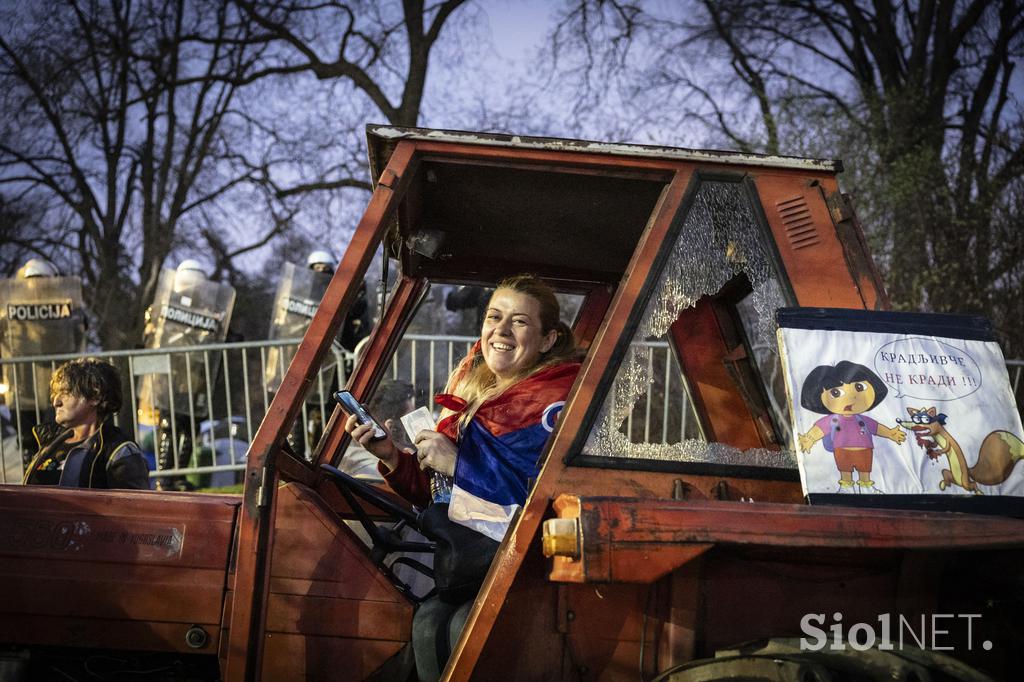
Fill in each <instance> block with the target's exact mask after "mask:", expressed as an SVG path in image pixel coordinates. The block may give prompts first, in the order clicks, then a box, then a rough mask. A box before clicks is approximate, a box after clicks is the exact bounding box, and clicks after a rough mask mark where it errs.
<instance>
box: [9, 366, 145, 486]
mask: <svg viewBox="0 0 1024 682" xmlns="http://www.w3.org/2000/svg"><path fill="white" fill-rule="evenodd" d="M50 399H51V400H52V402H53V407H54V409H55V410H56V413H57V415H56V422H57V423H56V424H40V425H38V426H35V427H33V429H32V435H34V436H35V438H36V442H38V444H39V451H38V453H37V454H36V456H35V457H34V458H33V459H32V462H31V463H30V464H29V467H28V470H27V471H26V472H25V483H26V484H37V485H60V486H63V487H71V488H136V489H148V488H149V469H148V467H147V466H146V459H145V457H143V455H142V451H141V450H140V449H139V446H138V445H137V444H136V443H135V442H134V441H132V440H131V439H129V438H128V437H127V436H126V435H125V434H124V433H123V432H122V431H121V430H120V429H119V428H117V427H116V426H114V422H113V415H114V414H116V413H117V411H118V410H120V409H121V377H120V376H119V375H118V372H117V370H116V369H115V368H114V367H113V366H112V365H110V364H109V363H107V362H104V361H102V360H99V359H97V358H79V359H76V360H71V361H69V362H66V363H65V364H63V365H61V366H60V367H58V368H57V371H56V372H54V374H53V378H52V379H51V380H50Z"/></svg>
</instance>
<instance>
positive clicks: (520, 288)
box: [445, 274, 576, 429]
mask: <svg viewBox="0 0 1024 682" xmlns="http://www.w3.org/2000/svg"><path fill="white" fill-rule="evenodd" d="M501 289H509V290H511V291H514V292H516V293H520V294H525V295H527V296H529V297H530V298H532V299H534V300H535V301H537V303H539V304H540V326H541V333H542V334H548V333H549V332H551V331H552V330H554V331H555V332H556V333H557V337H556V338H555V342H554V344H552V346H551V348H549V349H548V350H546V351H544V352H542V353H541V354H540V359H539V361H538V362H537V363H536V364H535V365H534V366H533V367H528V368H526V369H525V370H523V371H522V372H520V373H519V374H518V375H517V376H516V377H514V379H513V380H512V381H511V382H510V383H509V384H506V386H505V387H507V386H509V385H511V384H514V383H516V382H518V381H522V380H523V379H525V378H526V377H528V376H530V375H531V374H535V373H537V372H539V371H541V370H542V369H545V368H547V367H552V366H554V365H559V364H562V363H563V362H567V361H569V360H572V359H575V357H576V341H575V339H573V336H572V330H571V329H569V325H567V324H565V323H564V322H562V321H561V319H560V312H561V311H560V308H559V305H558V299H557V298H556V297H555V292H554V290H553V289H552V288H551V287H550V286H548V284H547V283H546V282H544V281H543V280H541V279H539V278H538V277H536V276H535V275H530V274H523V275H516V276H514V277H509V278H507V279H504V280H502V281H501V282H499V283H498V286H497V287H496V288H495V290H494V293H495V294H496V293H497V292H498V291H500V290H501ZM493 296H494V294H492V297H493ZM445 392H446V393H451V394H454V395H457V396H458V397H460V398H462V399H463V400H465V401H466V409H465V410H464V411H463V413H462V416H461V417H460V418H459V425H460V429H461V428H462V427H464V426H465V425H466V424H468V423H469V420H470V419H472V418H473V415H474V414H475V413H476V409H477V408H478V407H479V406H480V404H481V403H483V402H484V401H486V400H488V399H490V398H493V397H494V396H495V395H497V394H498V393H499V386H498V378H497V377H496V376H495V375H494V372H492V371H491V369H490V368H489V367H488V366H487V363H486V362H484V356H483V351H482V349H481V348H479V347H478V348H476V349H475V350H474V351H473V354H472V355H471V356H470V357H469V358H468V359H467V360H465V361H463V363H462V364H460V365H459V367H458V369H456V370H455V372H453V373H452V376H451V377H450V378H449V379H448V386H447V387H446V388H445Z"/></svg>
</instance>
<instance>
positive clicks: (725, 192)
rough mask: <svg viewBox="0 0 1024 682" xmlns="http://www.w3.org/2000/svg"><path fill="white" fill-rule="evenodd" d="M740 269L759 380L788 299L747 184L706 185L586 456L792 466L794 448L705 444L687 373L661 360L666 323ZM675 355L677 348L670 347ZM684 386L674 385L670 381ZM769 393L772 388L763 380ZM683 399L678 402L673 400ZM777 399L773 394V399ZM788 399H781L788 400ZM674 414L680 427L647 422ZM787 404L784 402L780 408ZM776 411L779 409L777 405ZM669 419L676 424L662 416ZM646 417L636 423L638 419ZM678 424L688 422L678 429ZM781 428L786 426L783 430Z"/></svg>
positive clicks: (771, 359) (774, 358)
mask: <svg viewBox="0 0 1024 682" xmlns="http://www.w3.org/2000/svg"><path fill="white" fill-rule="evenodd" d="M738 275H745V276H746V278H747V279H748V280H749V282H750V284H751V286H752V289H753V291H752V293H751V294H750V295H749V296H748V297H747V299H746V300H745V302H744V304H743V306H744V307H745V310H743V311H742V312H741V318H742V319H743V327H744V331H745V333H746V335H747V337H748V341H749V343H750V345H751V346H752V352H753V354H754V357H755V363H756V365H757V367H758V370H759V373H760V374H761V377H762V379H763V380H765V381H766V382H767V381H768V379H766V377H771V376H776V375H778V372H775V373H774V374H773V370H772V367H773V364H774V365H778V363H779V360H778V353H777V350H776V346H775V321H774V317H775V310H776V309H777V308H779V307H781V306H784V305H786V302H785V300H784V298H783V294H782V290H781V288H780V286H779V283H778V275H777V273H776V271H775V267H774V265H773V264H772V261H771V257H770V255H769V251H768V249H767V248H766V245H765V242H764V240H763V237H762V235H761V233H760V229H759V227H758V225H757V222H756V220H755V218H754V214H753V211H752V210H751V208H750V205H749V199H748V198H747V197H746V196H745V194H744V191H743V188H742V186H740V185H739V184H737V183H730V182H704V183H703V184H702V185H701V187H700V189H699V190H698V192H697V196H696V197H695V200H694V203H693V205H692V207H691V209H690V212H689V214H688V215H687V217H686V221H685V223H684V224H683V229H682V230H681V232H680V235H679V238H678V240H677V241H676V243H675V244H674V245H673V247H672V251H671V253H670V254H669V258H668V262H667V263H666V265H665V268H664V270H663V271H662V273H661V276H660V277H659V278H658V283H657V285H656V289H655V291H654V292H653V294H652V296H651V298H650V300H649V302H648V304H647V308H646V309H645V310H644V314H643V317H642V318H641V321H640V326H639V327H638V329H637V332H636V335H635V337H634V338H633V340H632V341H631V343H630V346H629V348H628V350H627V351H626V354H625V356H624V358H623V362H622V365H621V366H620V367H619V371H618V374H617V376H616V378H615V382H614V384H613V386H612V389H611V390H610V391H609V393H608V396H607V398H606V400H605V403H604V405H603V406H602V408H601V411H600V413H599V414H598V419H597V422H596V425H595V427H594V428H593V429H592V431H591V432H590V434H589V436H588V438H587V442H586V444H585V445H584V448H583V454H585V455H591V456H598V457H616V458H631V459H647V460H661V461H677V462H703V463H714V464H737V465H745V466H761V467H776V468H780V467H781V468H795V467H796V458H795V455H794V454H793V452H792V449H791V448H790V449H789V451H785V450H784V451H782V452H777V451H773V450H767V449H751V450H746V451H743V450H739V449H737V448H734V447H731V446H729V445H726V444H724V443H714V442H710V443H709V442H707V441H706V440H705V438H704V437H703V434H702V433H701V431H700V426H699V424H698V419H697V417H696V413H695V412H694V410H693V407H692V402H691V401H690V400H689V398H688V389H687V386H686V381H685V377H684V376H683V375H682V373H681V372H680V370H679V366H678V364H677V363H675V362H674V360H673V359H671V358H670V357H669V358H668V359H667V360H665V361H659V359H658V350H659V349H660V348H664V347H667V346H668V331H669V327H670V326H671V325H672V323H673V322H675V321H676V319H677V318H678V317H679V314H680V313H681V312H682V311H684V310H686V309H687V308H691V307H693V306H694V305H695V304H696V303H697V301H698V300H700V299H701V298H702V297H704V296H709V295H713V294H716V293H718V292H719V291H720V290H721V289H722V287H723V286H725V285H726V283H728V282H729V281H731V280H732V279H734V278H735V277H737V276H738ZM666 355H668V356H670V355H671V354H670V353H669V354H666ZM673 384H675V385H676V386H677V387H679V390H676V391H675V392H673V390H672V385H673ZM765 390H766V392H767V393H768V394H769V396H772V395H774V394H773V391H772V390H771V387H770V386H765ZM674 402H675V403H678V404H675V405H674V404H673V403H674ZM770 402H771V403H773V404H774V403H775V402H776V399H775V398H772V399H770ZM782 403H783V404H784V403H785V401H784V400H782ZM659 409H660V410H661V414H662V415H667V414H668V413H669V412H672V413H673V414H676V415H678V421H679V422H680V424H676V425H674V428H661V429H660V430H659V429H658V428H656V426H655V428H651V426H652V424H655V425H656V422H655V423H651V424H648V423H647V420H646V419H644V418H643V417H646V416H647V415H648V414H650V413H654V414H658V410H659ZM782 409H784V408H782ZM773 411H774V410H773ZM664 421H665V423H666V425H668V423H669V422H670V421H671V420H670V419H668V418H666V419H665V420H664ZM638 422H640V423H641V424H643V425H644V426H643V428H640V429H638V428H637V423H638ZM681 424H682V427H681V428H679V426H680V425H681ZM780 432H783V433H784V432H785V431H784V430H781V431H780Z"/></svg>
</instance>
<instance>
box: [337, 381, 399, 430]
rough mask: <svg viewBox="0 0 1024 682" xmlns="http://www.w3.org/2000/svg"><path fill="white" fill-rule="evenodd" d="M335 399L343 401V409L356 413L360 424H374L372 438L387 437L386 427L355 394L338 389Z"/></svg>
mask: <svg viewBox="0 0 1024 682" xmlns="http://www.w3.org/2000/svg"><path fill="white" fill-rule="evenodd" d="M334 399H335V400H337V401H338V402H339V403H341V409H343V410H345V411H346V412H348V413H349V414H354V415H355V417H356V421H357V422H359V423H360V424H372V425H373V438H371V439H370V440H381V439H382V438H386V437H387V435H388V432H387V431H385V430H384V427H383V426H381V425H380V423H379V422H378V421H377V420H376V419H374V418H373V416H372V415H371V414H370V411H369V410H367V409H366V407H365V406H364V405H363V404H362V403H361V402H359V401H358V400H356V398H355V396H354V395H352V394H351V393H349V392H348V391H338V392H337V393H335V394H334Z"/></svg>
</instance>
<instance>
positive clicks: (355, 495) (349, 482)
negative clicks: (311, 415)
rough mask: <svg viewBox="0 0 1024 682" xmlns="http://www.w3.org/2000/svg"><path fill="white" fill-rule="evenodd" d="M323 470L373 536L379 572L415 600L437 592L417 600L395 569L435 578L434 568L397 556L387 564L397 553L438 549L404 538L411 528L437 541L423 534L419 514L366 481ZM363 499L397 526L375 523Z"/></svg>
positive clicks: (327, 466) (372, 552)
mask: <svg viewBox="0 0 1024 682" xmlns="http://www.w3.org/2000/svg"><path fill="white" fill-rule="evenodd" d="M320 470H321V471H323V472H324V473H325V474H326V475H327V477H328V478H329V479H331V481H333V482H334V484H335V486H337V488H338V492H340V493H341V496H342V497H344V498H345V501H346V502H347V503H348V506H349V507H350V508H351V509H352V513H353V514H355V517H356V520H357V521H359V525H360V526H362V527H363V530H365V531H366V534H367V535H369V536H370V560H371V561H373V562H374V563H375V564H376V565H377V568H378V569H380V570H381V572H383V573H384V574H385V575H386V576H387V577H388V578H389V579H390V580H391V581H392V582H393V583H394V584H395V586H396V587H398V589H400V590H401V591H402V592H404V593H405V594H406V595H407V596H409V597H410V598H412V599H413V600H414V601H417V602H420V601H423V600H425V599H427V598H428V597H430V596H432V595H433V594H434V590H431V591H430V592H429V593H427V594H426V595H424V596H422V597H417V596H416V595H414V594H412V592H411V591H410V588H409V586H408V585H407V584H405V583H404V582H402V581H401V580H400V579H399V578H398V577H397V576H396V575H395V573H394V571H393V570H392V567H393V566H394V565H395V564H399V565H405V566H409V567H410V568H412V569H413V570H415V571H417V572H419V573H422V574H423V575H426V576H428V577H430V578H433V577H434V571H433V570H432V569H430V568H429V567H427V566H425V565H424V564H422V563H420V562H419V561H416V560H415V559H412V558H410V557H405V556H403V557H398V558H397V559H395V560H394V561H393V562H391V565H390V566H389V565H388V564H385V563H384V560H385V559H386V558H387V557H388V555H389V554H393V553H395V552H429V553H433V552H434V551H435V550H436V548H437V545H436V543H435V542H417V541H413V540H406V539H404V538H403V537H402V535H401V531H402V529H404V528H406V527H408V528H412V529H413V530H415V531H416V532H418V533H420V534H421V535H423V536H424V537H426V538H428V539H429V540H436V538H435V537H433V535H432V534H431V533H427V532H424V530H423V529H422V528H421V527H420V524H419V521H418V518H417V515H416V514H415V513H414V512H412V511H411V510H409V509H406V508H405V507H403V506H402V505H400V504H397V503H395V501H394V500H392V499H391V498H389V497H388V496H387V495H385V494H384V493H382V492H381V491H380V490H378V489H377V488H376V487H374V486H372V485H370V484H369V483H367V482H366V481H360V480H359V479H357V478H353V477H352V476H349V475H348V474H346V473H345V472H344V471H341V470H340V469H338V468H337V467H334V466H331V465H330V464H321V465H320ZM360 498H362V499H363V500H365V501H366V502H369V503H370V504H372V505H373V506H374V507H376V508H377V509H380V510H381V511H382V512H384V513H385V514H386V515H387V516H389V517H391V518H392V519H394V520H395V521H397V523H395V525H393V526H391V527H387V526H385V525H378V524H376V523H374V522H373V521H372V520H371V519H370V515H369V513H368V512H367V511H366V507H365V506H364V505H363V503H362V502H360V501H359V500H360Z"/></svg>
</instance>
